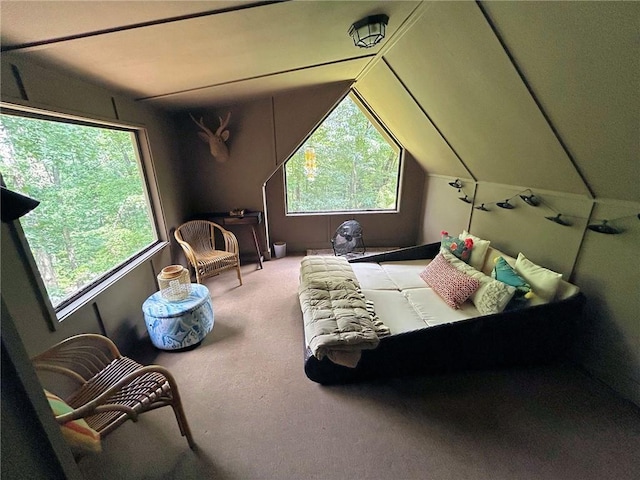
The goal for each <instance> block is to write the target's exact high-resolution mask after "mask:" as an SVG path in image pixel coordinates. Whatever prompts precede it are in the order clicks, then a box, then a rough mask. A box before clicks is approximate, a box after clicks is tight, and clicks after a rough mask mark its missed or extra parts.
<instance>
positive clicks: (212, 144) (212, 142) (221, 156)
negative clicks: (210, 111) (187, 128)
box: [189, 112, 231, 163]
mask: <svg viewBox="0 0 640 480" xmlns="http://www.w3.org/2000/svg"><path fill="white" fill-rule="evenodd" d="M189 116H190V117H191V120H193V121H194V122H195V123H196V125H198V126H199V127H200V128H201V129H202V131H201V132H198V136H199V137H200V138H201V139H202V140H203V141H204V142H205V143H208V144H209V151H210V152H211V155H212V156H213V158H215V159H216V161H218V162H220V163H224V162H226V161H227V160H229V149H228V148H227V144H226V143H224V142H226V141H227V139H228V138H229V130H225V128H227V125H228V124H229V118H231V112H229V113H227V116H226V117H225V119H224V120H223V119H222V117H218V118H219V120H220V126H219V127H218V129H217V130H216V133H213V132H212V131H211V130H209V129H208V128H207V127H206V126H205V124H204V122H203V121H202V117H200V121H198V120H196V119H195V118H193V115H191V114H189Z"/></svg>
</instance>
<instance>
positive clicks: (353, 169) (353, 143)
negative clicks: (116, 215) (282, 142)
mask: <svg viewBox="0 0 640 480" xmlns="http://www.w3.org/2000/svg"><path fill="white" fill-rule="evenodd" d="M400 154H401V148H400V146H399V145H398V144H397V143H396V142H395V141H394V140H393V138H392V137H391V136H390V135H389V134H388V133H387V132H386V131H385V130H384V129H383V128H382V127H381V126H380V125H379V124H378V123H377V121H376V119H375V117H374V116H373V115H372V114H371V113H370V112H368V111H367V110H366V109H365V107H364V106H362V104H361V103H360V102H359V100H358V98H357V97H356V96H355V95H354V94H353V93H350V94H349V95H347V96H346V97H345V98H344V99H343V100H342V102H340V103H339V104H338V106H337V107H336V108H335V109H334V110H333V111H332V112H331V113H330V114H329V115H328V116H327V118H326V119H325V120H324V121H323V122H322V123H321V124H320V126H319V127H318V128H317V129H316V130H315V131H314V132H313V133H312V134H311V136H310V137H309V138H308V139H307V141H306V142H305V143H304V144H303V145H302V146H301V147H300V148H299V149H298V150H297V151H296V152H295V153H294V154H293V155H292V156H291V157H290V158H289V159H288V160H287V163H286V165H285V185H286V187H285V189H286V204H287V214H313V213H336V212H390V211H397V209H398V189H399V179H400V156H401V155H400Z"/></svg>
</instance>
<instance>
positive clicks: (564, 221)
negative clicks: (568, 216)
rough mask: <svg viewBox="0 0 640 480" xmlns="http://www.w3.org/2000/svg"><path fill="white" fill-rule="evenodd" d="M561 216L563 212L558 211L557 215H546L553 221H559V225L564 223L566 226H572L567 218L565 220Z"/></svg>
mask: <svg viewBox="0 0 640 480" xmlns="http://www.w3.org/2000/svg"><path fill="white" fill-rule="evenodd" d="M561 216H562V214H561V213H558V214H557V215H556V216H555V217H544V218H546V219H547V220H551V221H552V222H553V223H557V224H558V225H564V226H565V227H570V226H571V224H570V223H569V222H567V221H566V220H563V219H562V218H560V217H561Z"/></svg>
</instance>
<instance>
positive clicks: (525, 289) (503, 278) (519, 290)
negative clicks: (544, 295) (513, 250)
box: [491, 257, 533, 310]
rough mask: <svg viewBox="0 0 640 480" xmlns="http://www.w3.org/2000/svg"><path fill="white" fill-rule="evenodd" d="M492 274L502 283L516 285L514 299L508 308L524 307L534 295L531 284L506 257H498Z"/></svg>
mask: <svg viewBox="0 0 640 480" xmlns="http://www.w3.org/2000/svg"><path fill="white" fill-rule="evenodd" d="M491 276H492V277H493V278H495V279H496V280H498V281H500V282H502V283H505V284H507V285H510V286H512V287H515V289H516V291H515V293H514V295H513V299H512V300H511V302H509V304H508V305H507V308H506V310H512V309H514V308H522V307H524V306H525V305H526V303H527V301H528V300H529V299H530V298H532V297H533V292H532V291H531V285H529V284H528V283H527V281H526V280H525V279H524V278H522V277H521V276H520V275H518V272H516V271H515V270H514V269H513V268H512V267H511V265H509V264H508V263H507V261H506V260H505V259H504V257H498V258H496V265H495V267H493V271H492V272H491Z"/></svg>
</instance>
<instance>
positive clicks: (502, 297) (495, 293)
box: [442, 252, 516, 315]
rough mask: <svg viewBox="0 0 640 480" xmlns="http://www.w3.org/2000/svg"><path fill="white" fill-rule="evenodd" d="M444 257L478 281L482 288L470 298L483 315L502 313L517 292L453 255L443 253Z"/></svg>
mask: <svg viewBox="0 0 640 480" xmlns="http://www.w3.org/2000/svg"><path fill="white" fill-rule="evenodd" d="M442 255H443V257H444V258H445V260H447V261H448V262H449V263H450V264H451V265H453V266H454V267H456V268H457V269H458V270H460V271H461V272H464V273H465V274H466V275H469V276H470V277H472V278H475V279H476V280H478V282H479V283H480V286H479V287H478V289H477V290H476V291H475V292H474V293H473V294H472V295H471V296H470V297H469V299H470V300H471V301H472V302H473V304H474V305H475V307H476V309H478V312H480V313H481V314H482V315H492V314H494V313H500V312H502V311H503V310H504V308H505V307H506V306H507V304H508V303H509V301H510V300H511V299H512V298H513V295H514V293H515V291H516V289H515V287H512V286H510V285H507V284H506V283H502V282H499V281H497V280H494V279H493V278H491V277H489V276H487V275H485V274H484V273H482V272H480V271H478V270H476V269H475V268H473V267H472V266H471V265H467V264H466V263H465V262H463V261H462V260H460V259H459V258H457V257H456V256H455V255H453V254H452V253H449V252H443V254H442Z"/></svg>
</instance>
